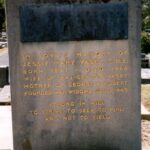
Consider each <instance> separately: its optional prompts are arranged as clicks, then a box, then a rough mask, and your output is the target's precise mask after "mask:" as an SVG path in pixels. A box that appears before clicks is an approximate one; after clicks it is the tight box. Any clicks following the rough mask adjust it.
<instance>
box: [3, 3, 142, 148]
mask: <svg viewBox="0 0 150 150" xmlns="http://www.w3.org/2000/svg"><path fill="white" fill-rule="evenodd" d="M106 2H107V3H106ZM6 6H7V25H8V26H7V29H8V46H9V54H10V71H11V96H12V114H13V135H14V149H15V150H140V149H141V144H140V143H141V142H140V141H141V139H140V136H141V132H140V1H139V0H132V1H130V0H111V1H105V3H104V2H102V1H99V2H97V3H94V2H93V3H92V2H91V1H90V3H89V2H87V1H82V2H79V1H72V2H71V1H69V0H66V1H63V2H60V1H57V0H28V1H27V0H14V1H13V2H12V0H6Z"/></svg>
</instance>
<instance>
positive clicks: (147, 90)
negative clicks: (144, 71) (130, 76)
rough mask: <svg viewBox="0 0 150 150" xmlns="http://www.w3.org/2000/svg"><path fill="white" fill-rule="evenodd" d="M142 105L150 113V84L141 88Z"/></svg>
mask: <svg viewBox="0 0 150 150" xmlns="http://www.w3.org/2000/svg"><path fill="white" fill-rule="evenodd" d="M141 96H142V103H143V104H144V106H145V107H146V108H147V110H149V111H150V84H145V85H142V86H141Z"/></svg>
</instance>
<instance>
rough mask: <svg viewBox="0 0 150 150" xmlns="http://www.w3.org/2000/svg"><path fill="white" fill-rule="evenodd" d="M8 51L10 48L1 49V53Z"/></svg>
mask: <svg viewBox="0 0 150 150" xmlns="http://www.w3.org/2000/svg"><path fill="white" fill-rule="evenodd" d="M7 50H8V48H0V53H1V52H4V51H7Z"/></svg>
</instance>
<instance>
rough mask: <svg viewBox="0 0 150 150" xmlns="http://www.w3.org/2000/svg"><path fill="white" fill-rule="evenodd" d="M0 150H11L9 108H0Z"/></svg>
mask: <svg viewBox="0 0 150 150" xmlns="http://www.w3.org/2000/svg"><path fill="white" fill-rule="evenodd" d="M0 150H13V138H12V117H11V106H0Z"/></svg>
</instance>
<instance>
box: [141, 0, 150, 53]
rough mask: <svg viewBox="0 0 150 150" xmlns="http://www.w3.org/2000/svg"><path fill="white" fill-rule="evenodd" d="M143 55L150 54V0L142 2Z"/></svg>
mask: <svg viewBox="0 0 150 150" xmlns="http://www.w3.org/2000/svg"><path fill="white" fill-rule="evenodd" d="M141 47H142V52H143V53H150V0H142V34H141Z"/></svg>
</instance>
